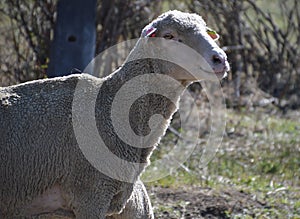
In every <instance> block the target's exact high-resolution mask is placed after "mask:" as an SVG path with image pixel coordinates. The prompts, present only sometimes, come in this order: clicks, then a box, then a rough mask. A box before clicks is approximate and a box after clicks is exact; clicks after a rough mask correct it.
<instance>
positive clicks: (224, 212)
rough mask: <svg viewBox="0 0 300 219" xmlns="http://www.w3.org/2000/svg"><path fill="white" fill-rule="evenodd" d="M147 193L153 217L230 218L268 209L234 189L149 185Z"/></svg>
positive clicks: (249, 196) (184, 218)
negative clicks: (179, 187) (154, 186)
mask: <svg viewBox="0 0 300 219" xmlns="http://www.w3.org/2000/svg"><path fill="white" fill-rule="evenodd" d="M149 193H150V197H151V200H152V204H153V207H154V211H155V218H156V219H167V218H168V219H196V218H231V216H232V215H237V214H240V215H243V214H247V215H251V214H250V213H249V212H251V210H253V209H257V208H259V209H262V208H268V206H267V205H266V203H264V202H263V201H259V200H257V198H256V197H255V196H253V195H251V194H247V193H245V192H243V191H236V190H231V191H230V190H226V191H215V190H212V189H203V188H199V187H194V188H184V189H170V188H152V189H150V190H149ZM253 216H255V215H253Z"/></svg>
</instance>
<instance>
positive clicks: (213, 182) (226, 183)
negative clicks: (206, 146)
mask: <svg viewBox="0 0 300 219" xmlns="http://www.w3.org/2000/svg"><path fill="white" fill-rule="evenodd" d="M227 118H228V121H227V132H228V133H229V134H228V135H227V136H225V137H224V140H223V143H222V146H221V148H220V150H219V151H218V153H217V155H216V157H215V159H214V160H213V161H212V162H210V163H209V165H208V166H207V167H205V168H204V169H199V167H198V166H197V165H198V159H197V158H198V157H200V156H201V154H193V156H192V157H191V158H190V159H189V160H188V162H186V163H185V164H184V165H185V166H186V168H187V169H188V170H187V169H184V168H180V169H179V170H178V171H177V172H176V173H174V174H173V175H171V176H168V177H166V178H163V179H161V180H159V181H156V182H152V183H151V184H150V185H151V186H161V187H171V188H179V187H181V186H191V185H194V186H195V185H197V186H202V187H211V188H214V189H217V190H218V189H224V188H226V187H230V188H235V189H237V190H243V191H245V192H248V193H251V194H254V195H256V196H258V197H260V198H261V199H263V200H265V201H266V202H267V203H268V205H269V208H267V209H263V210H262V209H251V210H250V211H255V215H256V216H257V217H256V218H266V217H269V218H273V217H275V218H276V217H277V218H280V217H283V216H286V215H289V216H290V218H298V217H299V212H300V211H299V210H300V202H299V200H300V136H299V130H300V122H299V121H297V120H290V119H286V118H281V117H280V116H278V115H276V116H269V115H268V114H265V113H262V114H260V115H258V114H257V113H256V114H254V113H249V112H246V111H242V112H241V113H237V112H233V111H230V110H229V112H228V116H227ZM195 153H197V150H196V151H195ZM252 213H253V212H252ZM245 215H247V214H243V217H241V218H245V217H244V216H245ZM234 218H239V217H238V215H237V217H234ZM249 218H251V217H250V216H249Z"/></svg>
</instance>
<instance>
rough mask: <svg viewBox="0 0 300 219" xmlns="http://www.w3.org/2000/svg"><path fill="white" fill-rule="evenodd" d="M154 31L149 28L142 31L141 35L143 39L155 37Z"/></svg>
mask: <svg viewBox="0 0 300 219" xmlns="http://www.w3.org/2000/svg"><path fill="white" fill-rule="evenodd" d="M156 30H157V28H155V27H152V26H150V27H148V28H146V29H145V30H144V31H143V34H142V35H143V37H155V36H156Z"/></svg>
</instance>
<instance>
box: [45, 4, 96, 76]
mask: <svg viewBox="0 0 300 219" xmlns="http://www.w3.org/2000/svg"><path fill="white" fill-rule="evenodd" d="M96 7H97V0H88V1H85V0H59V1H58V5H57V21H56V27H55V30H54V39H53V42H52V45H51V50H50V63H49V66H48V70H47V76H48V77H49V78H51V77H57V76H63V75H69V74H71V73H72V69H74V68H77V69H79V70H81V71H83V70H84V68H85V67H86V66H87V65H88V63H89V62H90V61H91V60H92V59H93V57H94V55H95V44H96Z"/></svg>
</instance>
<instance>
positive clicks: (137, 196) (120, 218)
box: [106, 180, 154, 219]
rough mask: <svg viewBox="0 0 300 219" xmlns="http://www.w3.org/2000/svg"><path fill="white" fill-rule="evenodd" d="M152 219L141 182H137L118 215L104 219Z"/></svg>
mask: <svg viewBox="0 0 300 219" xmlns="http://www.w3.org/2000/svg"><path fill="white" fill-rule="evenodd" d="M133 218H134V219H154V216H153V210H152V206H151V202H150V199H149V196H148V194H147V191H146V188H145V186H144V184H143V182H142V181H140V180H139V181H137V182H136V183H135V185H134V187H133V192H132V195H131V197H130V199H129V200H128V202H127V203H126V206H125V208H124V209H123V211H122V212H121V213H120V214H114V215H112V216H107V217H106V219H133Z"/></svg>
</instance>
